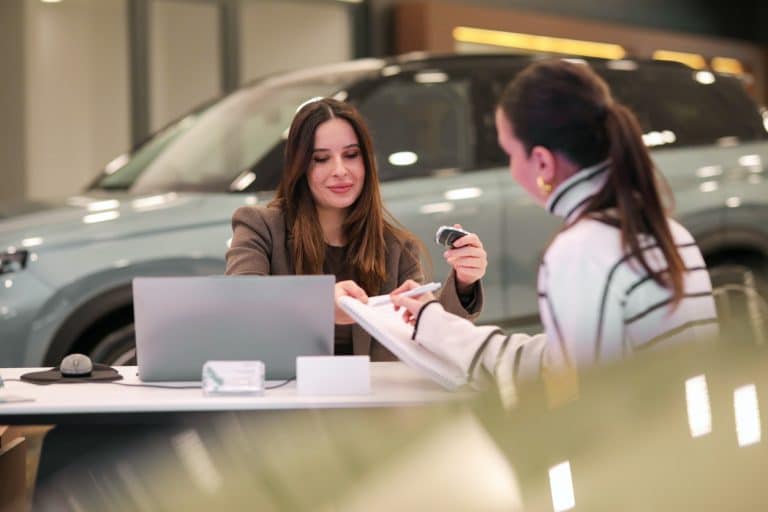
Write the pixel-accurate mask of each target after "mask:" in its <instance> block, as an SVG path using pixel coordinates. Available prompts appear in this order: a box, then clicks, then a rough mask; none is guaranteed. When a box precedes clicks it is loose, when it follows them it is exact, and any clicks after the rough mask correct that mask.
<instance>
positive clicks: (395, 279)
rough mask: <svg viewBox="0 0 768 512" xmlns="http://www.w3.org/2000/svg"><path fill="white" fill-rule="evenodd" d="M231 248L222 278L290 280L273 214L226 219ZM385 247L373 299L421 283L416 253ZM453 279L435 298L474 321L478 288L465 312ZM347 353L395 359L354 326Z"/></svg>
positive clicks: (244, 210) (265, 210)
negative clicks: (379, 284)
mask: <svg viewBox="0 0 768 512" xmlns="http://www.w3.org/2000/svg"><path fill="white" fill-rule="evenodd" d="M232 233H233V235H232V243H231V246H230V249H229V250H228V251H227V270H226V273H227V275H293V274H295V272H294V270H293V262H292V261H291V256H290V255H291V254H292V251H291V249H292V240H291V236H290V233H289V232H288V229H287V228H286V225H285V217H284V216H283V212H282V211H281V210H280V209H279V208H270V207H265V206H242V207H240V208H238V209H237V210H236V211H235V213H234V214H233V215H232ZM386 243H387V277H386V280H385V282H384V284H383V285H382V287H381V289H380V290H379V291H378V293H387V292H390V291H392V290H394V289H395V288H397V287H398V286H399V285H400V284H401V283H402V282H403V281H405V280H406V279H413V280H414V281H417V282H423V281H424V272H423V271H422V268H421V264H420V263H419V260H418V258H416V257H415V256H414V254H415V252H416V251H413V250H408V249H409V247H408V246H407V245H406V246H405V247H404V246H403V245H401V244H400V243H399V242H398V241H397V240H395V239H394V238H393V237H391V236H390V237H389V238H388V239H386ZM455 279H456V277H455V273H454V272H453V271H451V273H450V274H449V276H448V277H447V279H446V280H445V282H444V283H443V286H442V288H441V292H440V294H439V300H440V302H441V303H442V305H443V307H444V308H445V310H446V311H450V312H451V313H455V314H457V315H459V316H462V317H464V318H469V319H470V320H474V319H475V318H477V316H478V315H479V314H480V311H481V310H482V305H483V291H482V285H481V284H480V283H479V282H478V283H477V286H475V290H474V296H473V297H472V300H471V302H470V303H469V306H468V307H467V308H466V309H465V308H464V306H462V304H461V301H460V300H459V297H458V293H457V291H456V280H455ZM352 348H353V351H354V353H355V354H356V355H369V356H370V357H371V360H372V361H392V360H395V359H397V358H396V357H395V356H394V355H393V354H392V353H391V352H390V351H389V350H387V349H386V347H384V346H383V345H381V344H380V343H379V342H378V341H375V340H371V336H370V335H369V334H368V333H367V332H366V331H365V330H364V329H363V328H362V327H360V326H359V325H354V326H352Z"/></svg>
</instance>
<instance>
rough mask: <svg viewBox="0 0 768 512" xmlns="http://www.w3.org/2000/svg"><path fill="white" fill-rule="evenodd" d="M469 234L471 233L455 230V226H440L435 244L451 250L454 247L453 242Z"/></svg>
mask: <svg viewBox="0 0 768 512" xmlns="http://www.w3.org/2000/svg"><path fill="white" fill-rule="evenodd" d="M468 234H469V231H464V230H463V229H459V228H454V227H453V226H440V227H439V228H437V233H435V242H436V243H437V245H444V246H446V247H448V248H451V247H453V242H455V241H456V240H458V239H459V238H461V237H463V236H464V235H468Z"/></svg>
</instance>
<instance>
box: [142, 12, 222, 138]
mask: <svg viewBox="0 0 768 512" xmlns="http://www.w3.org/2000/svg"><path fill="white" fill-rule="evenodd" d="M220 48H221V44H220V39H219V11H218V7H217V6H216V5H214V4H204V3H194V2H189V1H181V0H180V1H165V0H163V1H157V0H155V1H154V2H152V3H151V8H150V30H149V63H150V66H149V68H150V74H149V98H150V129H151V130H152V131H155V130H157V129H159V128H161V127H163V126H164V125H165V124H166V123H168V122H170V121H172V120H173V119H175V118H177V117H179V116H181V115H182V114H184V113H185V112H187V111H188V110H189V109H191V108H192V107H194V106H196V105H198V104H200V103H202V102H203V101H205V100H208V99H210V98H213V97H215V96H218V95H219V94H220V92H221V85H220V84H221V56H220V51H221V50H220Z"/></svg>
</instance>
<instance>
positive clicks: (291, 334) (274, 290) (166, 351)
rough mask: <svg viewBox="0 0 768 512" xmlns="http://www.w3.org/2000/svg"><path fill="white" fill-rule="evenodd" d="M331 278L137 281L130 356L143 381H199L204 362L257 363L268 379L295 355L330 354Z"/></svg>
mask: <svg viewBox="0 0 768 512" xmlns="http://www.w3.org/2000/svg"><path fill="white" fill-rule="evenodd" d="M334 281H335V279H334V277H333V276H331V275H326V276H237V277H234V276H206V277H137V278H135V279H134V280H133V312H134V318H135V326H136V359H137V363H138V367H139V377H140V378H141V380H143V381H200V380H201V374H202V368H203V364H204V363H205V362H206V361H209V360H217V361H221V360H224V361H226V360H231V361H245V360H260V361H263V362H264V365H265V367H266V379H267V380H282V379H291V378H294V377H295V376H296V357H297V356H316V355H317V356H319V355H332V354H333V342H334V341H333V286H334Z"/></svg>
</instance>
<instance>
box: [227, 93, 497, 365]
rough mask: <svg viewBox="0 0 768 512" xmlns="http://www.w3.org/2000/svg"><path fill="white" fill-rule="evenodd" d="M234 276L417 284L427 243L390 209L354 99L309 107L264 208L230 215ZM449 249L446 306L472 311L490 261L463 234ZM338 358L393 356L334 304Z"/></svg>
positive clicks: (352, 291) (377, 285) (381, 288)
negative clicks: (327, 276)
mask: <svg viewBox="0 0 768 512" xmlns="http://www.w3.org/2000/svg"><path fill="white" fill-rule="evenodd" d="M232 230H233V237H232V243H231V246H230V249H229V250H228V251H227V270H226V273H227V274H229V275H267V274H334V275H335V276H336V279H337V284H336V290H337V291H336V293H337V295H339V294H347V295H352V296H355V297H358V298H360V299H362V300H366V299H367V296H368V295H377V294H382V293H389V292H391V291H393V290H395V289H396V288H397V287H398V286H399V285H401V284H402V283H403V282H405V281H407V280H408V281H411V282H421V281H423V280H424V274H423V271H422V267H421V249H420V248H421V247H423V244H421V243H420V242H419V241H418V240H417V239H416V237H415V236H414V235H413V234H411V233H410V232H408V231H407V230H406V229H405V228H403V227H402V226H401V225H399V224H398V223H397V222H396V221H395V220H394V219H393V218H392V217H391V216H390V215H389V214H388V212H387V211H386V209H385V208H384V206H383V204H382V199H381V194H380V191H379V180H378V172H377V169H376V161H375V158H374V152H373V144H372V141H371V137H370V135H369V132H368V128H367V126H366V124H365V122H364V121H363V119H362V117H361V116H360V114H359V112H358V111H357V110H356V109H355V108H354V107H353V106H351V105H349V104H347V103H343V102H340V101H336V100H333V99H330V98H317V99H313V100H310V101H308V102H306V103H305V104H303V105H302V106H301V107H300V108H299V110H298V111H297V113H296V116H295V117H294V119H293V122H292V123H291V127H290V129H289V132H288V140H287V141H286V145H285V167H284V172H283V177H282V180H281V182H280V185H279V187H278V189H277V194H276V196H275V198H274V199H273V200H272V202H271V203H270V204H269V205H268V206H267V207H264V206H244V207H241V208H238V209H237V210H236V211H235V213H234V215H233V217H232ZM454 247H455V248H454V249H450V250H448V251H447V252H446V260H447V261H448V263H449V264H450V265H451V267H452V271H451V273H450V275H449V276H448V278H447V279H446V282H445V283H444V285H443V287H442V291H441V293H440V301H441V303H442V304H443V305H444V307H445V308H446V310H448V311H451V312H453V313H456V314H458V315H460V316H462V317H466V318H474V317H476V316H477V315H478V314H479V313H480V310H481V307H482V288H481V286H480V279H481V278H482V276H483V275H484V273H485V268H486V266H487V257H486V254H485V250H484V249H483V246H482V243H481V242H480V240H479V238H478V237H477V236H476V235H474V234H470V235H467V236H464V237H462V238H461V239H460V240H459V241H457V242H456V243H455V245H454ZM335 314H336V319H335V321H336V332H335V338H336V346H335V353H336V354H369V355H370V356H371V359H372V360H386V359H393V356H392V354H391V353H390V352H389V351H388V350H387V349H386V348H384V347H383V346H382V345H380V344H379V343H378V342H375V341H374V342H372V340H371V338H370V336H369V335H368V334H367V333H366V332H365V331H364V330H363V329H361V328H360V327H358V326H357V325H352V324H353V322H352V320H351V319H350V318H349V317H348V316H347V315H346V314H345V313H343V311H341V309H339V308H338V307H337V308H336V312H335Z"/></svg>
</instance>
